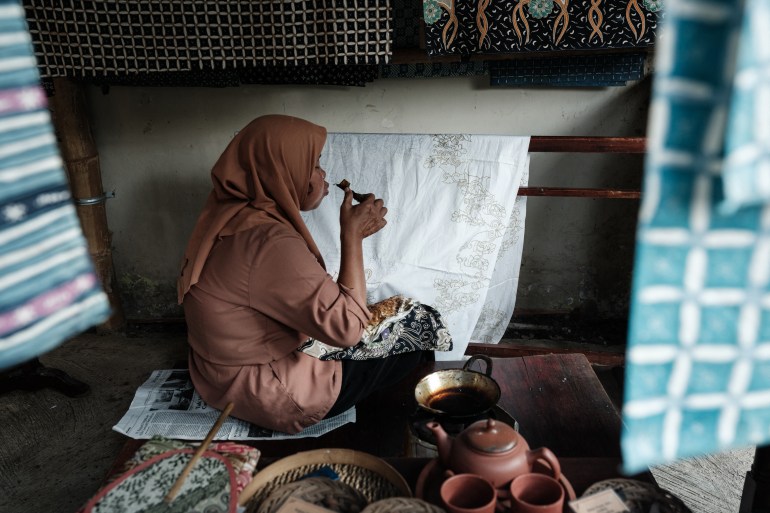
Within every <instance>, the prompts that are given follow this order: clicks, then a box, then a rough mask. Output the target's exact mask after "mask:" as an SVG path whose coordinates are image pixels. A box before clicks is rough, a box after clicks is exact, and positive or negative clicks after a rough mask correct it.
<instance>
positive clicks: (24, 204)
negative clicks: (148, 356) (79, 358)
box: [0, 1, 110, 370]
mask: <svg viewBox="0 0 770 513" xmlns="http://www.w3.org/2000/svg"><path fill="white" fill-rule="evenodd" d="M109 313H110V307H109V301H108V299H107V296H106V295H105V293H104V292H103V291H102V289H101V285H100V284H99V282H98V280H97V278H96V275H95V274H94V270H93V264H92V262H91V260H90V257H89V255H88V248H87V244H86V240H85V238H84V237H83V233H82V231H81V228H80V222H79V221H78V217H77V214H76V212H75V208H74V206H73V204H72V199H71V198H70V193H69V187H68V185H67V178H66V175H65V173H64V169H63V166H62V161H61V158H60V157H59V152H58V147H57V144H56V137H55V135H54V132H53V127H52V125H51V117H50V114H49V112H48V110H47V109H46V98H45V94H44V93H43V90H42V88H41V87H40V85H39V76H38V71H37V67H36V61H35V57H34V54H33V52H32V43H31V41H30V37H29V33H28V32H27V26H26V22H25V20H24V10H23V9H22V7H21V5H19V4H18V3H17V2H15V1H12V2H8V1H0V370H2V369H5V368H8V367H12V366H14V365H16V364H19V363H22V362H24V361H26V360H29V359H31V358H34V357H35V356H38V355H40V354H42V353H44V352H46V351H49V350H51V349H53V348H54V347H56V346H58V345H59V344H61V343H62V342H64V341H65V340H67V339H68V338H70V337H72V336H74V335H76V334H78V333H80V332H82V331H84V330H86V329H88V328H90V327H91V326H93V325H95V324H98V323H100V322H103V321H104V320H106V319H107V317H108V316H109Z"/></svg>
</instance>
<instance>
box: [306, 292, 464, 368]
mask: <svg viewBox="0 0 770 513" xmlns="http://www.w3.org/2000/svg"><path fill="white" fill-rule="evenodd" d="M386 301H391V302H393V303H394V306H393V308H392V311H390V312H388V315H387V316H385V317H384V318H378V316H377V314H376V312H374V317H373V319H372V320H373V321H374V322H370V324H369V325H368V326H367V327H366V329H365V330H364V334H363V336H362V337H361V342H359V343H358V344H356V345H355V346H353V347H349V348H346V349H341V348H339V347H334V346H331V345H329V344H325V343H323V342H321V341H319V340H315V339H310V340H308V341H307V342H306V343H305V344H303V345H302V346H301V347H300V348H299V350H300V351H302V352H303V353H307V354H309V355H311V356H314V357H316V358H319V359H321V360H369V359H374V358H387V357H388V356H393V355H397V354H402V353H409V352H412V351H451V350H452V337H451V335H450V334H449V331H448V330H447V328H446V326H445V325H444V321H443V320H442V319H441V314H439V313H438V312H437V311H436V310H435V309H434V308H432V307H430V306H428V305H423V304H422V303H420V302H419V301H415V300H414V299H411V298H406V297H400V296H396V297H393V298H389V299H388V300H386ZM382 303H385V302H382Z"/></svg>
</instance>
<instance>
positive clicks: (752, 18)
mask: <svg viewBox="0 0 770 513" xmlns="http://www.w3.org/2000/svg"><path fill="white" fill-rule="evenodd" d="M737 66H738V69H737V70H736V74H735V80H734V85H733V93H732V101H731V106H730V116H729V121H728V125H727V128H728V130H727V141H726V155H725V171H724V183H725V208H726V209H728V211H734V210H735V209H737V208H741V207H744V206H747V205H758V204H761V203H768V202H770V0H746V14H745V15H744V17H743V32H742V34H741V42H740V50H739V51H738V64H737Z"/></svg>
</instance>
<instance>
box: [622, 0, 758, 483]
mask: <svg viewBox="0 0 770 513" xmlns="http://www.w3.org/2000/svg"><path fill="white" fill-rule="evenodd" d="M742 9H743V5H742V2H740V1H732V0H721V1H708V2H697V3H692V2H687V1H683V0H671V1H670V2H669V3H667V13H666V23H665V25H664V27H663V29H662V30H663V33H662V37H661V42H663V41H665V44H662V45H660V46H659V48H658V51H659V54H658V56H657V59H658V66H657V70H656V76H655V81H654V83H653V98H652V104H651V112H650V121H649V126H648V134H649V154H648V156H647V160H646V163H645V179H644V190H643V195H642V205H641V209H640V217H639V227H638V232H637V247H636V260H635V264H634V279H633V289H632V303H631V318H630V328H629V342H628V351H627V360H626V362H627V363H626V365H627V367H626V385H625V398H624V407H623V432H622V440H621V442H622V451H623V459H624V466H625V468H626V470H627V471H628V472H638V471H641V470H644V469H645V468H646V467H648V466H650V465H655V464H661V463H666V462H669V461H672V460H674V459H678V458H683V457H689V456H696V455H701V454H706V453H711V452H718V451H722V450H726V449H729V448H732V447H740V446H749V445H755V444H756V445H761V444H767V443H768V441H770V429H768V426H770V206H768V205H767V204H765V205H763V206H761V207H753V208H744V209H740V210H738V211H736V212H734V213H729V214H726V213H724V210H723V209H722V208H720V205H721V203H722V201H723V199H724V194H723V184H722V175H721V172H722V165H723V155H724V147H725V127H726V119H727V115H726V113H727V110H728V107H729V103H730V91H731V84H732V76H733V73H734V70H735V55H736V52H737V46H736V45H737V42H738V40H739V37H738V35H739V30H740V27H741V14H742Z"/></svg>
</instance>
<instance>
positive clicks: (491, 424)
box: [462, 419, 519, 453]
mask: <svg viewBox="0 0 770 513" xmlns="http://www.w3.org/2000/svg"><path fill="white" fill-rule="evenodd" d="M462 434H463V436H464V438H465V440H466V442H467V443H468V445H469V446H470V447H471V449H474V450H476V451H478V452H487V453H502V452H507V451H510V450H511V449H513V448H514V447H516V442H517V441H518V438H519V434H518V433H517V432H516V430H514V429H513V428H512V427H511V426H509V425H508V424H506V423H505V422H497V421H495V419H486V420H479V421H477V422H474V423H473V424H471V425H470V426H468V427H467V428H466V429H465V431H464V432H463V433H462Z"/></svg>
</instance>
